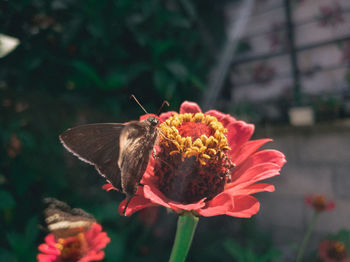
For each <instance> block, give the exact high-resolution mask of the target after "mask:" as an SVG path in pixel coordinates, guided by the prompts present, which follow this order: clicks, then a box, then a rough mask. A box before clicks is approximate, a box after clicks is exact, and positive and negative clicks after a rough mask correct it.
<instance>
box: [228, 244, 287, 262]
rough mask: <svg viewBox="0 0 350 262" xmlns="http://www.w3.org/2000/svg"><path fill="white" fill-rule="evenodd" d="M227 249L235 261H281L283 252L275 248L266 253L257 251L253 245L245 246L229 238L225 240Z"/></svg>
mask: <svg viewBox="0 0 350 262" xmlns="http://www.w3.org/2000/svg"><path fill="white" fill-rule="evenodd" d="M224 247H225V249H226V251H227V252H228V253H229V254H230V255H231V257H232V258H233V259H235V261H244V262H269V261H280V260H279V258H280V256H281V252H280V251H279V250H277V249H275V248H272V247H271V248H270V249H268V250H265V251H264V253H257V252H256V251H255V250H254V249H253V248H251V247H244V246H242V245H240V244H239V243H238V242H237V241H235V240H233V239H227V240H226V241H225V242H224Z"/></svg>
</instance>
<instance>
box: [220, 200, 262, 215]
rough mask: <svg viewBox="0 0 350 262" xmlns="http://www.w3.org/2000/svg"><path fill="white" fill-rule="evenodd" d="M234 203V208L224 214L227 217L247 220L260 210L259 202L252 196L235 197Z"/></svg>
mask: <svg viewBox="0 0 350 262" xmlns="http://www.w3.org/2000/svg"><path fill="white" fill-rule="evenodd" d="M234 203H235V206H234V208H233V209H232V210H229V212H227V213H226V214H227V215H229V216H234V217H243V218H249V217H251V216H252V215H255V214H256V213H258V211H259V209H260V203H259V201H258V200H257V199H256V198H255V197H253V196H241V197H239V198H237V197H236V198H235V202H234Z"/></svg>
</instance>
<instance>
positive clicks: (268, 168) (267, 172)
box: [225, 163, 281, 189]
mask: <svg viewBox="0 0 350 262" xmlns="http://www.w3.org/2000/svg"><path fill="white" fill-rule="evenodd" d="M280 169H281V167H280V166H279V165H276V164H274V163H262V164H257V165H254V166H252V167H250V168H248V169H247V170H244V169H243V170H242V169H239V170H237V171H234V172H233V174H232V182H231V183H229V184H227V185H226V187H225V188H227V189H228V188H232V187H237V186H240V187H242V186H246V184H245V183H246V182H247V183H250V184H253V183H255V182H257V181H260V180H263V179H266V178H270V177H272V176H275V175H278V174H279V171H280Z"/></svg>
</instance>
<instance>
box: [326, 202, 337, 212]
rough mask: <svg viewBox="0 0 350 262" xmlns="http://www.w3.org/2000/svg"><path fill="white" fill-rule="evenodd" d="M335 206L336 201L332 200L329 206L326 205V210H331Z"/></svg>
mask: <svg viewBox="0 0 350 262" xmlns="http://www.w3.org/2000/svg"><path fill="white" fill-rule="evenodd" d="M334 208H335V202H334V201H330V202H329V203H328V204H327V206H326V210H327V211H331V210H333V209H334Z"/></svg>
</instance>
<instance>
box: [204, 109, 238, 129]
mask: <svg viewBox="0 0 350 262" xmlns="http://www.w3.org/2000/svg"><path fill="white" fill-rule="evenodd" d="M205 114H206V115H211V116H215V117H216V118H217V120H219V121H220V122H221V123H222V124H223V125H224V127H227V126H228V125H229V124H230V123H234V122H236V121H237V120H236V119H235V118H234V117H232V116H231V115H229V114H224V113H221V112H219V111H217V110H209V111H208V112H206V113H205Z"/></svg>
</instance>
